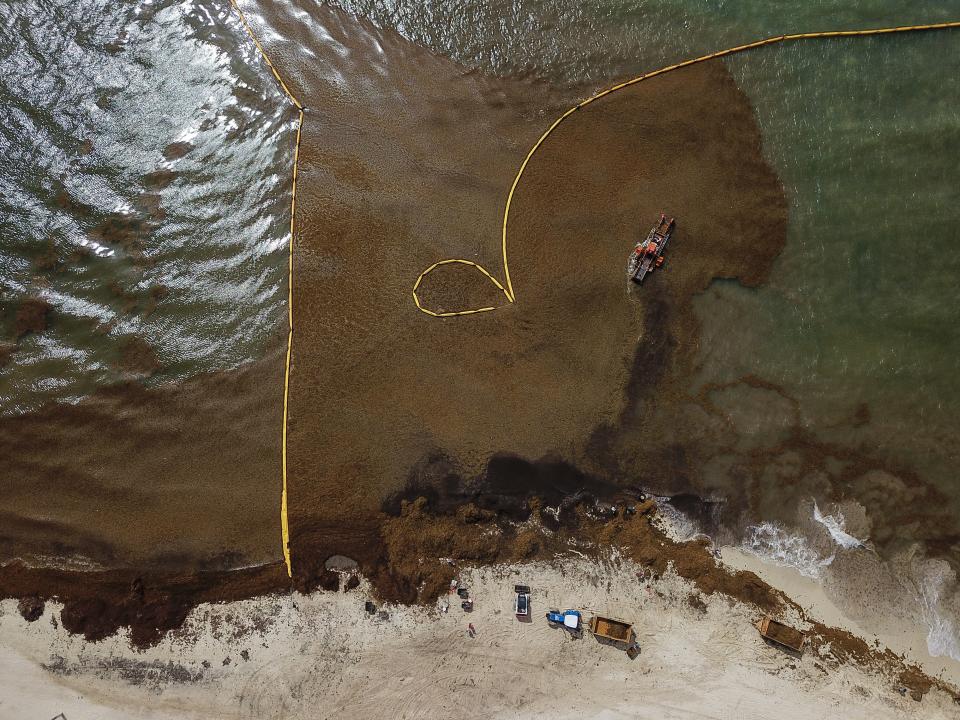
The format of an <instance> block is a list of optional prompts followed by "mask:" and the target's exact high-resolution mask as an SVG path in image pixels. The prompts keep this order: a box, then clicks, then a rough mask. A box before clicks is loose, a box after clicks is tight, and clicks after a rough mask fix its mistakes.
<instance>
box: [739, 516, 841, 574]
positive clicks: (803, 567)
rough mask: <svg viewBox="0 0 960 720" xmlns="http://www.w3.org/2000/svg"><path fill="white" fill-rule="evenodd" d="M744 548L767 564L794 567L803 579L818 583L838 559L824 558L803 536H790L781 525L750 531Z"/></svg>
mask: <svg viewBox="0 0 960 720" xmlns="http://www.w3.org/2000/svg"><path fill="white" fill-rule="evenodd" d="M741 547H742V549H743V550H745V551H746V552H748V553H750V554H751V555H755V556H757V557H758V558H760V559H761V560H763V561H764V562H771V563H773V564H775V565H782V566H787V567H792V568H794V569H795V570H797V572H799V573H800V574H801V575H803V576H805V577H808V578H812V579H814V580H816V579H817V578H819V577H820V573H821V571H822V570H823V568H825V567H827V566H828V565H829V564H830V563H832V562H833V559H834V557H835V555H834V554H831V555H830V556H829V557H826V558H824V557H821V556H820V554H819V553H817V551H816V550H814V549H813V548H812V547H810V545H809V543H808V542H807V539H806V538H805V537H803V536H802V535H798V534H791V533H789V532H787V530H785V529H784V528H783V527H782V526H781V525H779V524H778V523H772V522H763V523H760V524H759V525H753V526H751V527H749V528H747V534H746V537H745V538H744V540H743V543H742V544H741Z"/></svg>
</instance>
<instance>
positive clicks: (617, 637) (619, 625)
mask: <svg viewBox="0 0 960 720" xmlns="http://www.w3.org/2000/svg"><path fill="white" fill-rule="evenodd" d="M590 632H592V633H593V634H594V635H596V636H597V637H602V638H606V639H607V640H613V641H614V642H618V643H625V644H626V645H632V644H633V640H634V633H633V625H631V624H630V623H628V622H624V621H623V620H614V619H613V618H607V617H603V616H601V615H594V616H593V617H592V618H591V619H590Z"/></svg>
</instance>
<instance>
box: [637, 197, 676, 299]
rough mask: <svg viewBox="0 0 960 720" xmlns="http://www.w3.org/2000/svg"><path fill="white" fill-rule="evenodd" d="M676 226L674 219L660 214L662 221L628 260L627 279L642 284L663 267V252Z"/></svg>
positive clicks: (640, 243) (639, 244) (638, 244)
mask: <svg viewBox="0 0 960 720" xmlns="http://www.w3.org/2000/svg"><path fill="white" fill-rule="evenodd" d="M675 226H676V223H675V222H674V219H673V218H668V217H667V216H666V215H664V214H663V213H660V221H659V222H658V223H657V225H656V226H655V227H654V228H653V229H652V230H650V232H649V234H648V235H647V237H646V239H645V240H641V241H640V242H638V243H637V246H636V247H635V248H634V249H633V252H632V253H630V257H629V259H628V260H627V277H629V278H630V279H631V280H633V281H634V282H636V283H642V282H643V279H644V278H645V277H646V276H647V273H651V272H653V271H654V270H655V269H656V268H658V267H662V266H663V263H664V257H663V251H664V250H666V247H667V243H668V242H669V241H670V236H671V235H673V229H674V227H675Z"/></svg>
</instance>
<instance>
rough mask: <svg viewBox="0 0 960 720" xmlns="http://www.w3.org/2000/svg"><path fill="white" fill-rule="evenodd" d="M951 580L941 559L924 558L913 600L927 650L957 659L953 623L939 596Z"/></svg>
mask: <svg viewBox="0 0 960 720" xmlns="http://www.w3.org/2000/svg"><path fill="white" fill-rule="evenodd" d="M954 584H955V580H954V574H953V571H952V570H951V569H950V567H949V566H948V565H947V564H946V563H945V562H943V561H939V560H930V561H927V562H926V563H925V564H924V572H923V573H922V575H921V578H920V580H919V582H918V592H917V600H918V601H919V603H920V608H921V612H922V614H923V620H924V622H925V623H926V625H927V651H928V652H929V653H930V655H932V656H933V657H949V658H952V659H954V660H960V637H958V633H957V625H956V623H955V622H954V620H953V619H951V618H950V617H948V611H947V610H946V609H945V608H944V607H943V598H944V596H946V595H948V594H949V593H948V590H949V586H950V585H954Z"/></svg>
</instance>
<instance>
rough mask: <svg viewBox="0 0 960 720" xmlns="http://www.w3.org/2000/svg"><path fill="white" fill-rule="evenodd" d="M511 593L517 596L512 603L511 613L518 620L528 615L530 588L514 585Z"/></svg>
mask: <svg viewBox="0 0 960 720" xmlns="http://www.w3.org/2000/svg"><path fill="white" fill-rule="evenodd" d="M513 591H514V592H515V593H516V594H517V597H516V599H515V600H514V603H513V611H514V613H516V616H517V617H518V618H525V617H527V615H529V614H530V586H529V585H514V586H513Z"/></svg>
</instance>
